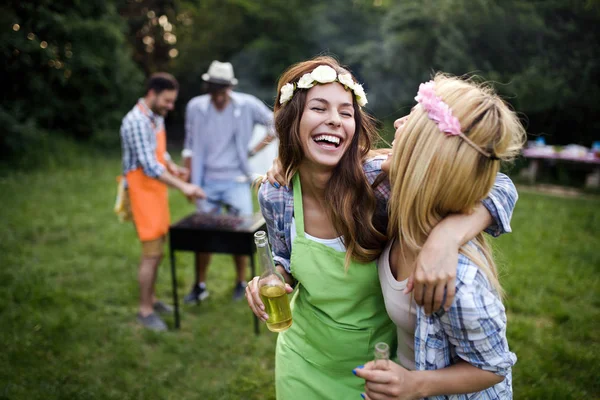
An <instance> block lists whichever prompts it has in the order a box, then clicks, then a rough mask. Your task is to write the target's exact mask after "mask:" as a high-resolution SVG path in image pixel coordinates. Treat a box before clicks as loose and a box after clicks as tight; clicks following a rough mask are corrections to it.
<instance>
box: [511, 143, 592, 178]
mask: <svg viewBox="0 0 600 400" xmlns="http://www.w3.org/2000/svg"><path fill="white" fill-rule="evenodd" d="M523 156H524V157H525V158H527V159H529V160H530V163H529V167H528V168H527V169H525V170H523V172H522V173H521V174H522V176H525V177H526V178H528V179H529V182H530V183H531V184H534V183H535V181H536V179H537V175H538V173H539V171H540V169H541V168H542V164H543V161H548V162H550V163H553V164H555V163H571V164H579V165H584V166H587V167H590V169H591V170H592V171H591V172H590V173H589V174H588V175H587V177H586V180H585V186H586V187H593V188H597V187H599V186H600V156H599V154H598V152H573V151H560V152H559V151H556V150H555V149H554V147H553V146H543V147H530V148H526V149H524V150H523Z"/></svg>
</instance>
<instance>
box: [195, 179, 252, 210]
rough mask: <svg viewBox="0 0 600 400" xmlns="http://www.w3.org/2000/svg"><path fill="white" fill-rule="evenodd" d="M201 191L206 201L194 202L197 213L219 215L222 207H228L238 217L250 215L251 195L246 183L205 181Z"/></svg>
mask: <svg viewBox="0 0 600 400" xmlns="http://www.w3.org/2000/svg"><path fill="white" fill-rule="evenodd" d="M202 190H204V193H206V196H207V199H204V200H198V201H196V207H197V209H198V211H199V212H205V213H211V214H221V213H222V208H223V205H224V204H226V205H230V206H232V207H233V208H234V209H235V210H232V211H233V213H235V212H236V211H237V213H238V214H239V215H251V214H252V213H253V212H254V211H253V208H252V195H251V192H250V184H249V183H247V182H235V181H211V180H205V181H204V184H203V185H202Z"/></svg>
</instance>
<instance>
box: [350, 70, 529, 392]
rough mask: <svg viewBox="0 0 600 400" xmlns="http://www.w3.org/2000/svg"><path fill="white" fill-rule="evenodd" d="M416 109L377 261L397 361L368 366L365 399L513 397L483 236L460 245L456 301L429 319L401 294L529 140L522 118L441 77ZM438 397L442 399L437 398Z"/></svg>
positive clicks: (406, 122)
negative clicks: (446, 227)
mask: <svg viewBox="0 0 600 400" xmlns="http://www.w3.org/2000/svg"><path fill="white" fill-rule="evenodd" d="M415 99H416V100H417V105H416V106H415V107H413V109H412V111H411V113H410V114H409V115H408V116H407V117H404V118H401V119H399V120H397V121H396V123H395V127H396V136H395V140H394V143H393V156H392V157H390V158H389V159H388V161H386V162H385V163H384V164H383V166H382V168H383V169H384V170H389V178H390V182H391V185H392V193H391V198H390V203H389V204H390V220H389V228H388V233H389V236H390V238H391V240H390V242H389V243H388V246H387V247H386V249H385V250H384V252H383V253H382V255H381V257H380V259H379V261H378V269H379V279H380V282H381V287H382V291H383V295H384V298H385V305H386V309H387V312H388V314H389V316H390V318H391V319H392V320H393V321H394V323H395V324H396V326H397V338H398V350H397V356H398V361H399V364H396V363H393V362H389V363H387V364H386V363H383V364H382V363H379V364H377V365H375V364H374V363H373V362H370V363H367V364H366V365H365V366H364V368H363V367H359V368H357V369H356V370H355V373H356V375H357V376H359V377H361V378H363V379H365V381H366V384H365V390H366V391H365V393H364V394H363V395H362V396H363V398H366V399H371V400H381V399H385V400H391V399H403V400H405V399H420V398H423V397H426V398H436V399H437V398H440V399H442V398H443V399H448V398H451V399H470V398H477V399H511V398H512V386H511V367H512V365H514V363H515V362H516V356H515V355H514V354H513V353H512V352H510V350H509V348H508V343H507V340H506V313H505V309H504V306H503V304H502V288H501V286H500V283H499V281H498V273H497V270H496V266H495V264H494V260H493V258H492V254H491V249H490V247H489V246H488V244H487V243H486V241H485V239H484V237H483V236H482V235H481V234H479V235H477V236H476V237H475V238H474V239H473V240H471V241H469V242H468V243H467V244H465V245H463V246H462V247H461V248H460V255H459V259H458V264H457V275H456V294H455V299H454V302H453V304H452V306H451V307H450V308H449V309H448V310H447V311H444V310H440V311H438V312H436V313H434V314H433V315H432V316H430V317H429V316H426V315H425V312H424V310H423V308H422V307H420V306H418V305H417V304H416V303H415V302H414V299H413V298H412V297H411V295H410V294H405V293H404V288H405V286H406V282H407V278H408V277H409V276H410V275H411V274H412V273H413V267H412V265H413V261H414V260H415V258H416V257H417V255H418V254H419V251H420V250H421V249H422V247H423V245H424V243H425V242H426V241H427V238H428V236H429V235H430V233H431V232H432V230H433V229H434V228H435V226H436V225H437V224H438V223H439V222H440V221H442V220H443V219H444V218H445V217H446V216H448V215H450V214H455V213H462V214H464V213H467V214H468V213H470V212H471V211H472V210H473V209H474V207H475V206H476V205H477V204H479V202H480V201H481V200H482V199H483V198H484V197H485V196H486V194H487V193H488V192H489V191H490V188H491V187H492V185H493V183H494V179H495V177H496V174H497V173H498V171H499V169H500V162H502V161H507V160H510V159H512V158H513V157H514V156H516V155H517V154H518V152H519V150H520V149H521V146H522V144H523V141H524V139H525V133H524V129H523V127H522V125H521V123H520V122H519V119H518V117H517V116H516V115H515V113H514V112H512V111H511V110H510V109H509V107H508V106H507V105H506V104H505V103H504V102H503V101H502V100H501V99H500V98H499V97H498V96H496V95H495V94H494V93H493V92H492V91H491V90H490V89H488V88H486V87H483V86H478V85H476V84H474V83H472V82H470V81H464V80H460V79H458V78H453V77H448V76H445V75H443V74H439V75H437V76H436V77H435V78H434V80H432V81H430V82H427V83H424V84H421V86H420V87H419V92H418V94H417V96H416V98H415ZM438 396H439V397H438Z"/></svg>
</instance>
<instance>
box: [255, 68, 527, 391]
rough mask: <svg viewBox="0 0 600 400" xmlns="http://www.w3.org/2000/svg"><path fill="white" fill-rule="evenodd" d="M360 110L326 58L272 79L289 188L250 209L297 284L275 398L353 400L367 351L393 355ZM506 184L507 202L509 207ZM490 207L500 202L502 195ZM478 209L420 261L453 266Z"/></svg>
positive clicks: (381, 240)
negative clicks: (383, 347)
mask: <svg viewBox="0 0 600 400" xmlns="http://www.w3.org/2000/svg"><path fill="white" fill-rule="evenodd" d="M366 101H367V96H366V94H365V92H364V90H363V89H362V86H361V85H360V84H358V83H357V81H356V78H355V77H354V76H352V74H351V73H350V72H349V71H347V70H346V69H344V68H342V67H341V66H340V65H339V64H338V63H337V62H336V61H335V60H334V59H332V58H330V57H318V58H315V59H312V60H308V61H304V62H300V63H298V64H295V65H293V66H291V67H290V68H289V69H288V70H286V71H285V72H284V73H283V75H282V76H281V78H280V80H279V84H278V97H277V102H276V104H275V127H276V131H277V133H278V136H279V141H280V142H279V155H280V159H281V166H282V168H283V171H284V172H283V174H284V175H286V176H287V177H288V179H290V181H291V182H292V185H291V187H290V188H289V190H284V189H283V188H279V189H278V188H276V187H275V186H272V185H268V184H263V185H262V186H261V188H260V190H259V202H260V207H261V210H262V213H263V215H264V217H265V220H266V222H267V227H268V231H269V240H270V242H271V248H272V250H273V256H274V261H275V264H276V265H277V269H278V270H279V271H280V272H281V273H282V275H284V277H285V278H286V280H287V282H288V283H289V284H290V285H293V284H297V290H296V292H295V294H294V297H293V300H292V315H293V324H292V326H291V327H290V328H289V329H288V330H287V331H285V332H282V333H280V334H279V337H278V340H277V348H276V356H275V359H276V364H275V384H276V390H277V398H278V399H280V400H281V399H286V400H287V399H292V400H295V399H332V400H333V399H351V398H358V397H359V395H360V393H361V391H362V388H363V384H362V382H360V381H359V380H358V379H356V378H355V377H354V376H352V375H351V374H350V371H352V369H353V368H354V367H355V366H356V365H357V363H362V362H364V361H366V360H369V359H370V358H371V354H372V351H373V347H374V345H375V343H377V342H380V341H384V342H387V343H390V344H394V347H395V338H396V332H395V329H394V326H393V324H392V323H391V321H390V319H389V318H388V316H387V314H386V312H385V305H384V301H383V296H382V293H381V288H380V286H379V279H378V274H377V265H376V263H375V260H376V259H377V257H378V256H379V254H380V253H381V251H382V249H383V248H384V247H385V243H386V241H387V236H386V234H385V233H386V231H385V229H384V228H383V225H384V224H385V223H386V222H387V209H386V202H387V195H386V193H388V194H389V191H387V192H386V189H385V186H384V185H381V186H380V187H379V188H378V190H377V191H373V190H372V188H371V184H372V183H373V181H374V180H375V178H376V177H377V175H379V174H380V173H381V169H380V168H379V167H380V164H381V162H382V160H381V159H377V160H368V159H367V157H368V154H369V150H370V148H371V144H372V142H373V140H374V139H375V138H376V137H377V133H376V131H375V129H374V126H373V123H372V120H371V119H370V117H369V116H368V114H366V112H365V111H364V109H363V106H364V104H366ZM509 182H510V181H509ZM509 186H510V188H509V190H508V191H509V192H510V193H509V194H507V197H509V198H511V199H513V200H514V197H515V196H516V194H514V193H513V192H511V190H510V189H511V188H512V189H514V188H513V187H512V186H511V185H509ZM495 197H500V198H501V197H503V194H502V190H500V191H499V192H496V196H495ZM506 203H509V205H508V206H507V207H506V208H507V209H506V210H505V209H504V208H503V207H502V205H498V206H497V208H498V209H499V211H498V212H499V213H500V214H502V215H503V217H500V218H499V219H498V218H496V220H497V221H498V224H499V225H501V226H502V228H503V229H504V230H508V229H510V228H509V227H508V225H507V223H505V224H503V223H502V222H503V221H507V220H509V219H510V218H509V216H510V213H511V211H512V206H511V205H510V204H514V201H513V202H512V203H511V201H510V200H509V201H507V202H506ZM491 208H493V209H494V210H496V206H492V207H491ZM481 209H482V210H481V211H480V213H479V214H474V215H472V216H465V217H459V218H456V219H451V220H452V221H451V222H450V224H449V225H448V228H450V229H448V230H442V231H439V232H440V233H439V236H436V237H433V236H434V235H432V237H431V239H430V242H431V241H433V242H434V243H436V245H434V246H431V247H429V248H425V249H424V250H423V252H422V253H421V254H424V255H426V256H428V257H431V258H432V259H436V260H440V259H443V260H445V259H450V260H451V259H452V257H454V259H456V257H457V249H458V246H456V247H454V249H453V243H454V242H455V241H456V242H460V240H462V239H456V238H455V235H456V236H457V237H462V236H465V237H473V236H474V235H475V234H476V233H478V232H480V231H481V230H482V229H483V228H484V227H486V226H487V225H489V224H490V221H491V220H492V218H491V217H490V214H489V213H488V212H487V211H486V208H484V207H483V206H482V207H481ZM448 232H450V233H448ZM471 232H473V233H471ZM436 238H437V239H436ZM425 247H427V246H425ZM451 268H452V271H454V270H455V268H456V263H454V264H453V265H451ZM257 282H258V278H257V277H255V278H254V279H253V280H252V281H250V282H249V283H248V287H247V289H246V298H247V300H248V305H249V306H250V308H251V309H252V311H253V312H254V313H255V315H257V316H258V317H259V318H261V319H262V320H263V321H266V320H267V319H268V315H266V313H265V311H264V305H263V303H262V301H261V299H260V297H259V294H258V288H257ZM288 290H289V291H291V287H290V288H288ZM440 303H441V299H440Z"/></svg>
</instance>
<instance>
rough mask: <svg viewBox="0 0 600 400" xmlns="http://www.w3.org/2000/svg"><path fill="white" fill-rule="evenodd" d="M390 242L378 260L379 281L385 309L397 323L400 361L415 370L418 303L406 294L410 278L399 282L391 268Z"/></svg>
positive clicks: (410, 294) (407, 367)
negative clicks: (404, 291)
mask: <svg viewBox="0 0 600 400" xmlns="http://www.w3.org/2000/svg"><path fill="white" fill-rule="evenodd" d="M392 243H393V242H389V243H388V245H387V246H386V248H385V250H384V251H383V253H381V256H380V257H379V259H378V260H377V269H378V271H379V282H380V283H381V291H382V292H383V299H384V301H385V309H386V311H387V313H388V315H389V316H390V319H391V320H392V321H393V322H394V324H396V332H397V335H398V361H399V362H400V365H402V366H403V367H404V368H406V369H408V370H411V371H414V370H415V327H416V321H417V304H416V303H415V302H414V300H413V298H412V293H409V294H404V293H402V291H403V290H404V289H405V288H406V284H407V283H408V279H405V280H403V281H401V282H398V281H397V280H396V278H394V275H392V271H391V269H390V249H391V247H392Z"/></svg>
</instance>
